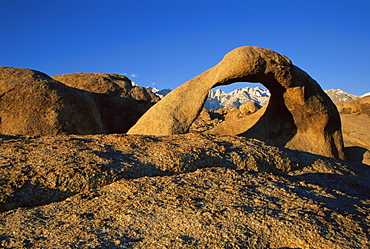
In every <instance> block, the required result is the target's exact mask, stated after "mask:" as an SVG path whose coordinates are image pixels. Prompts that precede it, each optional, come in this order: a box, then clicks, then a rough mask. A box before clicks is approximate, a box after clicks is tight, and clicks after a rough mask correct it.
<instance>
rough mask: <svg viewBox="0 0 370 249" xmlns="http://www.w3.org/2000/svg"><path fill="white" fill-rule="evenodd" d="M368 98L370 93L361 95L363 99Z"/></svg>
mask: <svg viewBox="0 0 370 249" xmlns="http://www.w3.org/2000/svg"><path fill="white" fill-rule="evenodd" d="M366 96H370V92H368V93H365V94H363V95H361V98H363V97H366Z"/></svg>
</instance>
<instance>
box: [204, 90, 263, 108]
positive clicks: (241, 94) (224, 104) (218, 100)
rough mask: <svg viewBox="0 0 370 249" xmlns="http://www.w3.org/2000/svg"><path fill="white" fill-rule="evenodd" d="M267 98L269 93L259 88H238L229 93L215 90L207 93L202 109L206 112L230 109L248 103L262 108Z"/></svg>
mask: <svg viewBox="0 0 370 249" xmlns="http://www.w3.org/2000/svg"><path fill="white" fill-rule="evenodd" d="M269 97H270V92H269V91H268V90H266V89H261V88H259V87H254V88H252V87H244V88H238V89H236V90H234V91H232V92H230V93H225V92H224V91H222V90H221V89H217V90H212V91H210V92H209V94H208V98H207V101H206V103H205V105H204V107H205V108H206V109H208V110H218V109H221V108H225V109H231V108H233V107H239V106H241V105H242V104H245V103H247V102H250V101H253V102H256V103H257V104H258V105H260V106H263V105H265V104H266V103H267V101H268V99H269Z"/></svg>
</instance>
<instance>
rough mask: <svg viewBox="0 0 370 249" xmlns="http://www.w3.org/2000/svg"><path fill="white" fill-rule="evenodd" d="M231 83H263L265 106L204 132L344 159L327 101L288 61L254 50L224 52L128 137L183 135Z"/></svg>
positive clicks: (337, 122)
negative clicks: (216, 91)
mask: <svg viewBox="0 0 370 249" xmlns="http://www.w3.org/2000/svg"><path fill="white" fill-rule="evenodd" d="M235 82H260V83H262V84H263V85H264V86H265V87H267V88H268V90H269V91H270V93H271V98H270V101H269V104H268V106H266V108H262V109H261V110H260V111H258V112H256V113H255V115H254V116H253V114H252V115H249V116H247V117H245V118H243V119H240V120H238V121H234V122H227V121H226V122H224V123H223V124H221V125H219V126H217V127H216V128H215V129H213V130H211V131H208V132H210V133H215V134H227V135H241V136H246V137H253V138H258V139H261V140H264V141H267V142H271V143H273V144H276V145H279V146H285V147H288V148H291V149H296V150H302V151H307V152H312V153H315V154H319V155H325V156H330V157H336V158H344V150H343V141H342V133H341V122H340V117H339V114H338V111H337V109H336V107H335V105H334V104H333V102H332V101H331V100H330V98H329V97H328V96H327V95H326V94H325V93H324V91H323V90H322V89H321V87H320V86H319V85H318V84H317V82H316V81H314V80H313V79H312V78H311V77H310V76H309V75H308V74H307V73H305V72H304V71H302V70H301V69H299V68H298V67H296V66H294V65H293V64H292V63H291V61H290V60H289V59H288V58H287V57H285V56H283V55H281V54H278V53H275V52H273V51H271V50H268V49H262V48H258V47H240V48H237V49H234V50H233V51H231V52H229V53H228V54H226V55H225V57H224V58H223V60H222V61H221V62H220V63H218V64H217V65H216V66H214V67H213V68H211V69H209V70H207V71H206V72H204V73H202V74H200V75H199V76H197V77H196V78H194V79H192V80H190V81H188V82H186V83H184V84H183V85H181V86H180V87H178V88H177V89H175V90H173V91H172V92H170V93H169V94H168V95H167V96H166V97H164V98H163V99H162V100H161V101H160V102H159V103H158V104H156V105H154V106H153V107H152V108H150V109H149V110H148V112H146V113H145V114H144V115H143V116H142V117H141V118H140V119H139V121H138V122H137V123H136V124H135V125H134V126H133V127H132V128H131V129H130V130H129V132H128V133H129V134H152V135H170V134H178V133H186V132H188V131H189V127H190V125H191V124H192V123H193V121H194V120H195V119H196V117H197V116H198V114H199V113H200V111H201V109H202V106H203V105H204V102H205V100H206V98H207V96H208V93H209V91H210V89H211V88H213V87H216V86H220V85H228V84H232V83H235ZM252 116H253V117H252Z"/></svg>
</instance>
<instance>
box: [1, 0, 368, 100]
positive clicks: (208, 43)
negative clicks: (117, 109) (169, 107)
mask: <svg viewBox="0 0 370 249" xmlns="http://www.w3.org/2000/svg"><path fill="white" fill-rule="evenodd" d="M245 45H251V46H259V47H263V48H269V49H272V50H274V51H276V52H279V53H282V54H284V55H286V56H288V57H289V58H290V59H291V60H292V61H293V63H294V64H295V65H297V66H299V67H300V68H301V69H303V70H304V71H306V72H307V73H308V74H310V75H311V76H312V77H313V78H314V79H315V80H316V81H318V83H319V84H320V85H321V86H322V88H323V89H331V88H335V89H337V88H340V89H343V90H344V91H346V92H349V93H352V94H356V95H362V94H364V93H366V92H369V91H370V1H369V0H353V1H350V0H347V1H341V0H321V1H316V0H309V1H299V0H295V1H287V0H276V1H263V0H258V1H257V0H254V1H248V0H239V1H234V0H224V1H220V0H203V1H202V0H186V1H180V0H179V1H177V0H152V1H149V0H120V1H119V0H115V1H114V0H101V1H96V0H39V1H37V0H0V66H11V67H22V68H31V69H36V70H39V71H42V72H44V73H46V74H48V75H51V76H52V75H58V74H65V73H73V72H104V73H121V74H124V73H126V74H127V75H128V76H129V77H130V75H133V76H137V77H130V78H131V79H132V80H133V81H135V82H136V83H138V84H139V85H141V86H150V85H151V84H153V85H154V83H155V87H157V88H159V89H163V88H172V89H173V88H175V87H177V86H179V85H181V84H182V83H184V82H185V81H187V80H189V79H191V78H193V77H195V76H196V75H198V74H200V73H202V72H203V71H205V70H207V69H208V68H210V67H212V66H214V65H215V64H217V63H218V62H219V61H220V60H221V59H222V57H223V55H224V54H226V53H227V52H229V51H230V50H232V49H234V48H236V47H239V46H245ZM256 86H257V85H256ZM236 87H243V85H242V84H236Z"/></svg>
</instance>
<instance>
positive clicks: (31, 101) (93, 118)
mask: <svg viewBox="0 0 370 249" xmlns="http://www.w3.org/2000/svg"><path fill="white" fill-rule="evenodd" d="M0 120H1V122H0V133H1V134H23V135H55V134H69V133H74V134H91V133H104V132H105V131H106V129H105V127H104V125H103V123H102V120H101V115H100V113H99V111H98V109H97V107H96V105H95V102H94V100H93V99H92V98H91V95H90V94H89V93H88V92H86V91H82V90H78V89H75V88H71V87H68V86H66V85H64V84H62V83H60V82H58V81H56V80H54V79H52V78H50V77H49V76H48V75H46V74H44V73H41V72H38V71H35V70H30V69H23V68H12V67H0Z"/></svg>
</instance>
